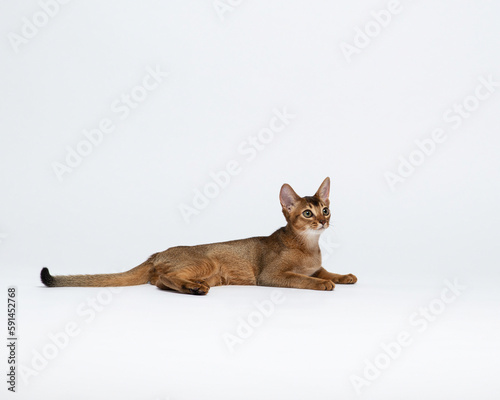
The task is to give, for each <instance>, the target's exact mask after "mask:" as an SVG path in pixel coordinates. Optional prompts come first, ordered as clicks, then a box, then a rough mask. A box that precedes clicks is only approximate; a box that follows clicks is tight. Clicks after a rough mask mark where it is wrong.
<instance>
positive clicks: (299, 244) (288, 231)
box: [281, 224, 321, 253]
mask: <svg viewBox="0 0 500 400" xmlns="http://www.w3.org/2000/svg"><path fill="white" fill-rule="evenodd" d="M281 230H282V234H283V239H284V242H285V244H286V245H287V247H291V248H298V249H301V250H303V251H306V252H309V253H318V252H319V251H320V249H319V237H320V236H321V234H320V233H319V232H318V233H316V232H306V233H302V232H297V231H296V230H295V229H293V228H292V227H291V226H290V224H287V225H286V226H285V227H283V228H281Z"/></svg>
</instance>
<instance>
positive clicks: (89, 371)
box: [2, 270, 500, 400]
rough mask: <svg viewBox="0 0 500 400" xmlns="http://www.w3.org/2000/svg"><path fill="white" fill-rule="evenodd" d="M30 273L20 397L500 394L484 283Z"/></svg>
mask: <svg viewBox="0 0 500 400" xmlns="http://www.w3.org/2000/svg"><path fill="white" fill-rule="evenodd" d="M33 273H34V275H28V274H27V273H26V274H23V277H22V278H20V279H18V280H17V283H18V307H19V309H18V324H19V343H18V353H19V359H18V361H19V362H20V363H21V364H22V365H23V367H22V369H23V371H22V372H19V374H18V385H17V391H18V394H17V398H19V399H34V398H37V399H68V398H71V399H90V398H92V399H107V398H110V396H111V398H119V399H151V400H154V399H172V400H173V399H179V400H180V399H193V398H205V399H356V398H364V399H445V398H448V399H451V398H453V399H471V398H478V399H498V398H499V396H500V384H499V382H498V379H497V376H498V364H497V360H498V359H499V356H500V351H499V346H498V332H499V327H500V318H499V317H498V303H499V297H500V296H499V294H498V290H496V288H495V287H494V285H493V283H490V284H487V283H485V282H481V281H476V282H475V281H471V282H464V281H463V280H462V279H461V278H459V279H458V281H456V282H454V280H455V277H453V276H450V277H445V279H447V280H448V282H449V283H448V284H447V283H445V282H444V279H443V280H441V281H440V280H439V279H431V280H430V281H423V280H421V281H415V280H414V279H410V278H407V277H405V278H404V279H402V280H400V281H399V282H398V281H397V279H393V280H392V281H391V283H383V282H382V279H380V278H375V277H369V276H368V277H364V276H360V277H359V278H360V281H359V283H358V284H356V285H354V286H345V285H337V287H336V289H335V291H334V292H315V291H306V290H292V289H276V288H264V287H218V288H212V290H211V292H210V293H209V294H208V295H207V296H188V295H179V294H176V293H169V292H162V291H160V290H158V289H156V288H155V287H153V286H150V285H143V286H137V287H129V288H123V289H118V290H116V289H114V293H113V292H111V291H110V290H109V289H99V288H57V289H55V288H44V287H41V285H39V284H38V283H37V281H36V279H37V277H36V271H34V270H33ZM454 283H455V284H456V285H457V287H455V288H454V289H453V290H448V289H445V288H446V287H447V286H449V285H450V284H452V285H453V284H454ZM443 291H445V293H444V297H443V298H444V300H446V302H447V304H446V303H444V302H443V301H442V300H440V299H441V296H442V295H443ZM453 291H455V293H453ZM422 307H423V308H427V309H429V310H430V311H429V312H430V314H428V317H427V318H428V319H429V320H431V319H432V321H431V322H425V321H426V320H425V311H421V310H420V311H419V309H420V308H422ZM242 321H243V322H242ZM244 321H247V322H250V323H251V324H253V325H254V328H252V327H250V330H248V325H247V328H246V329H245V328H242V327H241V326H244V324H245V322H244ZM68 324H69V326H68ZM240 325H241V326H240ZM65 329H69V333H71V334H72V336H68V335H67V333H64V331H65ZM238 329H239V331H238ZM405 332H406V333H405ZM51 335H52V338H55V339H51ZM405 335H406V336H405ZM398 340H400V343H401V344H403V346H401V344H399V345H398V344H395V343H396V342H397V341H398ZM54 342H57V343H58V346H59V347H58V348H57V349H56V347H55V346H54V345H53V343H54ZM384 346H385V349H386V350H384ZM384 354H389V355H392V358H389V355H384ZM47 358H51V359H48V360H47ZM367 365H371V367H367ZM377 365H378V366H379V367H378V368H377ZM373 366H375V367H373ZM25 368H26V369H25ZM355 376H356V377H357V378H356V377H355ZM355 382H357V384H356V383H355ZM358 392H359V394H358ZM2 398H3V397H2Z"/></svg>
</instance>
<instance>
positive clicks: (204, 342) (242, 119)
mask: <svg viewBox="0 0 500 400" xmlns="http://www.w3.org/2000/svg"><path fill="white" fill-rule="evenodd" d="M233 3H236V2H233ZM385 8H387V2H384V1H362V2H352V3H346V2H340V1H330V2H326V1H321V2H319V1H318V2H306V1H291V0H286V1H285V0H281V1H273V2H267V1H257V2H255V1H253V2H250V1H243V2H241V4H240V5H236V6H232V9H231V10H230V11H227V12H225V13H223V15H222V18H221V17H220V16H219V15H218V13H217V11H216V10H215V9H214V5H213V3H212V2H211V1H171V2H158V1H143V2H132V1H123V0H122V1H107V2H98V1H86V2H82V1H73V2H70V3H68V4H65V5H62V6H60V9H59V10H58V12H57V13H55V15H54V16H53V17H51V18H49V19H48V21H47V23H46V24H45V25H44V26H43V27H41V28H38V32H37V33H36V34H35V35H34V37H32V38H30V39H29V40H27V43H22V44H20V45H19V46H17V47H16V46H13V45H12V43H11V39H12V34H17V35H21V33H22V29H23V26H24V25H25V23H26V22H25V21H26V20H24V19H23V18H27V20H31V21H32V20H33V18H34V15H36V13H38V12H39V11H40V10H41V8H40V5H39V4H38V3H37V2H35V1H25V2H7V1H2V12H1V13H0V24H1V35H2V37H3V40H1V41H0V54H1V63H0V85H1V86H0V88H1V96H0V134H1V142H0V185H1V186H0V187H1V190H2V195H1V196H0V209H1V211H2V213H1V215H0V240H1V243H0V265H1V266H0V268H1V271H0V273H1V281H2V287H3V289H2V291H3V292H4V295H3V296H4V297H5V298H6V296H7V292H6V290H7V286H8V285H16V286H17V288H18V295H19V297H18V306H19V308H18V325H19V332H18V333H19V337H20V339H19V345H18V346H19V347H18V362H19V363H20V364H23V365H24V366H26V367H27V368H33V364H32V363H33V362H34V361H33V360H34V357H35V356H34V355H36V354H37V353H43V351H44V349H45V350H46V349H47V345H48V344H50V343H51V340H50V338H49V335H50V334H51V333H52V334H55V333H58V332H62V331H63V330H64V329H65V326H66V325H67V324H68V323H70V322H73V323H75V324H76V326H77V327H78V332H79V333H78V334H77V335H76V336H75V337H73V338H71V339H70V340H69V342H68V343H67V344H65V346H64V348H62V349H60V350H58V351H57V354H56V355H55V356H54V357H53V359H51V360H49V361H48V362H47V365H44V366H43V367H40V368H39V370H38V371H37V374H36V376H29V377H28V378H26V379H23V377H22V376H21V374H20V373H19V372H18V385H17V391H18V394H17V398H19V399H32V398H38V399H67V398H72V399H89V398H92V399H105V398H109V397H110V396H112V398H121V399H152V400H153V399H167V398H168V399H192V398H198V397H203V398H207V399H255V398H260V399H281V398H287V399H305V398H312V399H333V398H337V399H354V398H358V395H357V393H356V391H355V388H354V386H353V385H352V383H351V380H350V379H351V377H352V375H353V374H355V375H358V376H360V377H363V376H364V372H363V369H364V367H365V363H366V361H367V360H368V361H372V362H373V360H374V359H375V358H376V357H377V355H379V354H380V353H381V352H382V350H381V349H382V348H381V344H382V343H389V342H391V341H394V340H395V339H396V337H397V335H398V334H399V333H400V332H401V331H408V332H409V333H410V334H411V337H412V339H413V341H412V344H411V345H410V346H408V347H406V348H404V349H403V350H402V351H401V353H400V354H399V355H398V356H397V357H396V358H395V359H394V360H392V361H391V363H390V365H389V366H388V368H387V369H385V370H383V371H382V372H381V373H380V376H378V377H377V378H376V379H375V380H373V382H372V383H371V384H370V385H367V386H364V387H363V388H362V392H361V395H360V396H359V397H360V398H365V399H401V398H404V399H422V398H427V399H442V398H454V399H470V398H472V397H474V398H481V399H497V398H499V396H500V385H499V383H498V373H499V370H498V363H497V362H496V360H498V357H499V356H500V354H499V343H498V337H499V335H498V334H499V328H500V319H499V317H498V303H499V300H500V298H499V297H500V296H499V294H498V278H499V273H498V266H499V261H500V257H499V254H498V244H497V242H498V237H499V227H500V219H499V216H500V214H499V211H498V203H499V200H500V199H499V197H500V196H499V195H500V188H499V179H498V170H499V167H500V161H499V158H498V153H499V151H500V135H499V122H500V113H499V112H498V111H499V105H500V87H496V88H493V90H492V92H490V96H489V97H488V98H487V99H485V100H481V101H479V102H478V105H477V109H475V110H474V111H473V112H471V113H470V116H469V117H468V118H463V119H462V121H461V123H460V126H458V127H456V129H455V126H454V124H452V123H450V122H449V121H448V122H447V121H445V120H444V119H443V114H444V113H446V112H447V110H449V109H450V108H453V107H454V105H456V104H462V103H463V102H464V99H466V98H467V96H470V95H474V92H475V89H476V87H477V86H478V85H480V80H481V79H489V78H490V79H493V80H494V81H495V82H499V81H500V69H499V66H500V53H499V45H500V28H499V27H498V26H499V25H498V18H499V16H500V5H499V4H498V3H497V2H494V1H486V0H477V1H464V0H462V1H458V0H454V1H451V0H448V1H440V2H435V1H434V2H433V1H402V2H401V3H400V5H399V8H398V10H399V11H400V12H399V13H398V14H395V15H392V19H391V21H390V23H389V24H388V26H387V27H384V28H382V29H381V31H380V33H379V34H378V35H374V37H373V38H370V39H368V40H369V43H368V44H367V45H366V46H365V47H364V48H362V49H361V50H359V51H358V53H357V54H353V55H352V57H351V58H350V62H349V61H348V60H347V58H346V57H345V56H344V54H343V51H342V49H341V45H342V43H346V44H350V45H353V43H354V38H355V36H356V32H357V31H356V29H361V30H363V29H365V28H366V27H367V26H370V25H369V24H370V21H374V20H375V19H374V16H373V14H371V13H372V12H379V11H380V10H382V9H385ZM367 24H368V25H367ZM15 47H16V48H15ZM16 50H17V51H16ZM156 67H159V68H160V69H161V70H162V71H165V72H168V74H169V75H168V77H166V78H164V79H163V81H162V82H161V83H160V84H159V85H158V86H157V88H156V89H154V90H151V91H149V92H148V94H147V97H146V99H145V100H144V101H143V102H141V103H140V104H138V106H137V107H136V108H135V109H133V110H131V112H130V115H128V117H127V118H125V119H120V115H119V114H118V113H116V112H113V110H112V108H111V104H112V103H113V102H116V101H117V100H118V101H119V100H120V98H121V96H122V95H123V94H126V93H130V92H131V91H132V90H133V89H134V88H135V87H136V86H137V85H140V84H141V82H142V80H143V77H144V76H145V75H147V73H148V72H147V71H148V68H152V69H155V68H156ZM483 93H485V92H484V91H483ZM283 108H286V109H287V110H288V112H289V113H292V114H293V115H294V116H295V118H294V119H292V120H291V122H290V124H289V125H288V126H287V127H286V128H285V129H284V130H283V131H281V132H279V133H276V134H275V136H274V138H273V140H272V141H270V142H269V143H268V144H266V145H265V146H263V149H262V150H261V151H259V152H258V155H257V157H255V159H253V160H251V161H249V160H247V156H245V155H243V154H241V153H240V152H238V150H237V149H238V148H239V146H242V145H243V143H244V142H245V141H248V137H250V136H255V135H257V134H258V133H259V131H261V130H262V129H263V128H266V127H268V125H269V121H270V120H271V118H272V117H273V110H274V109H280V110H282V109H283ZM105 118H109V119H110V120H111V121H112V122H113V123H114V125H115V126H116V129H115V130H114V131H113V132H111V133H109V134H106V135H104V139H103V140H102V142H101V143H100V144H99V145H97V146H95V147H94V148H93V150H92V151H91V153H90V154H89V155H88V156H86V157H84V158H83V160H82V161H81V163H80V164H79V165H78V166H77V167H76V168H74V170H73V171H72V172H70V173H66V174H64V175H63V177H62V181H60V180H59V179H58V178H57V176H56V173H55V172H54V170H53V163H64V162H65V157H66V155H67V146H70V147H71V148H73V149H75V148H76V146H77V145H78V143H79V142H81V141H82V140H83V139H84V138H85V137H84V136H83V133H82V130H83V129H87V130H89V129H93V128H96V127H97V126H98V125H99V123H100V121H101V120H102V119H105ZM435 129H443V131H444V132H445V134H446V140H445V141H444V142H443V143H440V144H438V145H436V148H435V150H434V151H433V153H432V154H431V155H430V156H428V157H425V160H424V161H423V162H422V163H421V165H419V166H417V167H416V168H415V170H414V171H413V173H412V174H411V175H410V176H408V177H407V178H406V179H405V180H404V182H400V183H398V184H397V185H395V187H394V189H395V190H391V187H390V185H389V184H388V183H387V181H386V178H385V176H384V174H386V173H387V172H388V171H389V172H392V173H397V170H398V166H399V163H400V157H404V158H405V159H408V157H409V155H410V153H412V152H413V151H415V150H416V149H418V148H417V147H416V145H415V140H424V139H426V138H429V137H431V134H432V132H433V131H434V130H435ZM231 160H236V161H237V162H238V163H239V165H240V167H241V172H240V173H239V174H237V175H235V176H233V177H232V178H231V181H230V183H229V184H228V185H227V186H226V187H225V188H223V189H222V190H221V191H220V193H219V195H218V196H216V197H215V198H213V199H211V200H210V204H209V205H208V206H207V207H206V208H204V209H202V210H201V211H200V213H199V214H197V215H194V216H192V218H190V222H189V223H187V222H186V219H185V218H183V216H182V214H181V212H180V211H179V206H180V205H181V204H186V205H191V203H192V200H193V196H194V193H195V190H203V188H204V187H205V186H206V184H207V183H209V182H211V177H210V172H217V171H221V170H222V169H224V168H225V165H226V164H227V163H228V162H229V161H231ZM326 176H330V177H331V180H332V189H331V197H332V212H333V217H332V218H333V219H332V220H333V228H330V230H329V232H327V233H326V234H325V235H328V236H327V237H326V238H325V239H326V240H325V242H324V246H323V248H324V254H325V255H326V254H327V255H328V257H327V259H325V260H324V266H325V267H326V268H327V269H329V270H331V271H333V272H338V273H354V274H356V275H357V276H358V279H359V282H358V283H357V284H356V285H354V286H342V285H337V287H336V289H335V291H334V292H313V291H305V290H292V289H279V292H280V293H281V294H282V296H284V301H283V302H282V303H280V304H277V305H275V307H274V311H273V312H272V313H271V315H270V316H269V317H265V318H264V321H263V322H262V324H261V325H260V326H258V327H256V328H255V331H254V332H253V334H252V335H251V336H250V337H249V338H248V339H245V340H243V343H239V344H237V345H236V346H234V348H233V350H234V351H233V352H231V351H230V349H229V347H228V346H227V345H226V344H225V341H224V335H225V334H226V333H231V334H236V329H237V327H238V324H239V323H240V321H241V319H243V320H245V319H247V317H248V316H249V315H250V314H251V313H255V312H257V311H258V309H257V308H256V305H255V302H259V301H263V300H269V299H270V298H271V296H272V293H273V291H274V290H276V289H272V288H263V287H259V288H257V287H217V288H213V289H212V290H211V291H210V293H209V294H208V295H207V296H205V297H195V296H186V295H178V294H175V293H167V292H162V291H159V290H157V289H156V288H155V287H153V286H150V285H144V286H139V287H130V288H125V289H123V290H121V291H120V292H119V293H115V294H112V296H111V297H110V292H107V291H104V292H103V289H99V288H96V289H95V288H78V289H75V288H60V289H47V288H43V287H42V285H41V283H40V281H39V277H38V275H39V271H40V269H41V267H42V266H48V267H49V268H50V269H51V272H52V273H53V274H74V273H104V272H117V271H124V270H126V269H129V268H130V267H133V266H135V265H137V264H139V263H141V262H142V261H144V260H145V259H146V258H147V257H148V256H149V255H150V254H152V253H154V252H157V251H161V250H164V249H166V248H168V247H171V246H175V245H179V244H200V243H208V242H215V241H222V240H230V239H237V238H244V237H249V236H254V235H268V234H270V233H272V232H273V231H274V230H275V229H277V228H279V227H280V226H281V225H282V224H283V222H284V219H283V217H282V215H281V209H280V205H279V201H278V192H279V188H280V186H281V185H282V184H283V183H284V182H287V183H289V184H291V185H292V186H293V187H294V188H295V190H296V191H297V192H298V193H299V194H300V195H312V194H313V193H314V192H315V191H316V189H317V187H318V186H319V184H320V183H321V181H322V180H323V179H324V178H325V177H326ZM446 279H448V280H449V281H450V282H453V281H454V280H457V282H459V283H460V285H462V286H465V289H463V290H462V293H461V294H460V295H459V296H458V297H457V298H456V299H455V300H454V301H452V302H451V303H450V304H448V305H446V307H445V309H444V310H441V311H442V313H440V314H439V315H437V316H436V317H435V320H434V321H433V322H432V323H429V325H428V326H427V327H426V328H425V329H423V331H422V332H420V331H419V330H418V327H417V326H414V325H412V324H411V323H410V322H409V320H410V319H411V317H412V315H413V314H414V313H415V312H418V310H419V307H428V306H429V304H430V303H431V302H433V301H439V300H436V299H439V297H440V295H441V293H442V290H443V289H444V288H445V284H444V281H445V280H446ZM89 299H90V301H92V299H100V300H98V301H100V302H99V303H98V307H100V308H99V309H101V308H102V311H100V312H97V313H96V316H95V318H92V319H91V318H90V314H85V312H84V310H90V306H89V305H88V304H87V302H88V301H89ZM103 303H106V304H103ZM87 319H91V320H90V321H87ZM0 320H1V321H2V322H0V325H1V326H2V327H5V328H6V323H7V317H6V310H4V311H3V316H1V317H0ZM5 328H2V332H5V331H6V329H5ZM4 336H5V338H6V335H5V334H4ZM2 348H3V350H2V352H1V355H2V358H1V364H0V365H1V371H6V369H7V361H6V358H7V353H6V348H5V347H4V346H3V345H2ZM35 358H36V357H35ZM2 376H4V377H5V375H4V372H2ZM2 381H4V380H2ZM6 387H7V384H6V383H3V384H2V387H1V390H2V392H3V393H4V394H2V396H1V397H2V398H4V396H5V392H6ZM9 395H10V394H9ZM11 396H13V395H11Z"/></svg>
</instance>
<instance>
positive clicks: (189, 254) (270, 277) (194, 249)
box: [41, 178, 357, 295]
mask: <svg viewBox="0 0 500 400" xmlns="http://www.w3.org/2000/svg"><path fill="white" fill-rule="evenodd" d="M329 192H330V179H329V178H326V179H325V180H324V181H323V183H322V184H321V186H320V187H319V189H318V191H317V192H316V194H315V195H314V196H306V197H300V196H298V195H297V194H296V193H295V191H294V190H293V189H292V188H291V186H290V185H288V184H284V185H283V186H282V187H281V191H280V202H281V206H282V211H283V215H284V216H285V219H286V221H287V225H286V226H285V227H283V228H280V229H278V230H277V231H276V232H274V233H273V234H272V235H271V236H262V237H253V238H249V239H242V240H234V241H230V242H223V243H213V244H205V245H199V246H178V247H172V248H170V249H167V250H165V251H163V252H160V253H156V254H153V255H152V256H151V257H149V259H148V260H147V261H145V262H144V263H142V264H141V265H139V266H137V267H135V268H133V269H131V270H130V271H127V272H122V273H118V274H99V275H69V276H52V275H50V273H49V270H48V269H47V268H43V269H42V272H41V279H42V282H43V283H44V284H45V285H46V286H50V287H54V286H132V285H140V284H144V283H148V282H149V283H151V284H152V285H156V286H157V287H158V288H160V289H169V290H175V291H178V292H181V293H188V294H198V295H203V294H207V293H208V291H209V289H210V288H211V287H212V286H219V285H260V286H277V287H288V288H298V289H313V290H333V288H334V287H335V284H336V283H356V281H357V278H356V277H355V276H354V275H352V274H348V275H339V274H334V273H331V272H328V271H326V270H325V269H324V268H323V267H322V266H321V252H320V249H319V245H318V240H319V237H320V235H321V233H323V232H324V230H325V229H326V228H328V226H329V223H330V215H331V214H330V210H329V205H330V200H329Z"/></svg>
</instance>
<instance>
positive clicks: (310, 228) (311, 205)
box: [280, 178, 330, 234]
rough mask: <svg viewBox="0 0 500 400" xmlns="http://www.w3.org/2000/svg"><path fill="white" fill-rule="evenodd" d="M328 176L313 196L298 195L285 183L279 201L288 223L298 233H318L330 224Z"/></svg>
mask: <svg viewBox="0 0 500 400" xmlns="http://www.w3.org/2000/svg"><path fill="white" fill-rule="evenodd" d="M329 195H330V178H326V179H325V180H324V181H323V183H322V184H321V186H320V187H319V189H318V191H317V192H316V193H315V194H314V196H305V197H300V196H299V195H298V194H297V193H295V191H294V190H293V189H292V187H291V186H290V185H288V184H287V183H285V184H284V185H283V186H282V187H281V191H280V203H281V207H282V208H283V215H284V216H285V218H286V221H287V222H288V224H289V225H290V226H291V227H292V228H293V229H294V230H295V231H296V232H298V233H306V234H315V233H317V234H320V233H322V232H324V230H325V229H326V228H328V226H329V225H330V208H329V206H330V200H329V199H328V196H329Z"/></svg>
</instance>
